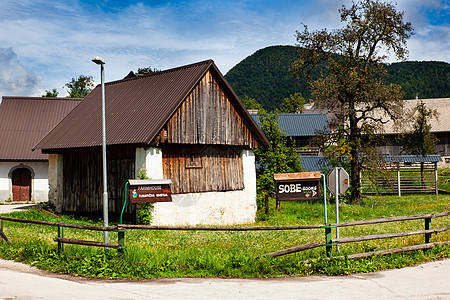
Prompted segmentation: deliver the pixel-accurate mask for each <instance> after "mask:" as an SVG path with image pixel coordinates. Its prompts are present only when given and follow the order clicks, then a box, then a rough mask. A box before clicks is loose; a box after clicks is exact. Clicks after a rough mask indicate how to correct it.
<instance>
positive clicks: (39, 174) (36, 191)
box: [0, 161, 48, 202]
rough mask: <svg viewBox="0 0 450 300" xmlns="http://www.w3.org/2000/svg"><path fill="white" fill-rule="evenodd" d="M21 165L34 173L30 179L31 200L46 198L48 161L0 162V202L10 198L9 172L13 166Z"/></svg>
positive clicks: (43, 199)
mask: <svg viewBox="0 0 450 300" xmlns="http://www.w3.org/2000/svg"><path fill="white" fill-rule="evenodd" d="M21 165H23V166H24V167H28V168H29V169H31V170H32V171H33V172H32V173H34V177H33V178H32V179H31V201H33V202H44V201H47V200H48V162H47V161H38V162H25V161H24V162H0V202H6V201H9V200H10V199H11V200H12V182H11V178H9V173H10V171H11V169H13V168H14V167H19V166H21Z"/></svg>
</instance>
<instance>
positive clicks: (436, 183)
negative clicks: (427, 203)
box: [434, 162, 439, 195]
mask: <svg viewBox="0 0 450 300" xmlns="http://www.w3.org/2000/svg"><path fill="white" fill-rule="evenodd" d="M434 187H435V192H436V195H439V189H438V171H437V162H435V163H434Z"/></svg>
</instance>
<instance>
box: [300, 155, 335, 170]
mask: <svg viewBox="0 0 450 300" xmlns="http://www.w3.org/2000/svg"><path fill="white" fill-rule="evenodd" d="M300 158H301V161H302V167H303V168H304V169H305V170H306V171H308V172H317V171H320V172H322V171H323V170H326V169H331V168H332V167H331V166H330V165H329V162H328V161H327V159H326V158H325V157H324V156H301V157H300Z"/></svg>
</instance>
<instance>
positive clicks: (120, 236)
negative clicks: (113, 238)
mask: <svg viewBox="0 0 450 300" xmlns="http://www.w3.org/2000/svg"><path fill="white" fill-rule="evenodd" d="M117 243H118V244H119V247H117V252H119V253H123V250H124V249H125V229H117Z"/></svg>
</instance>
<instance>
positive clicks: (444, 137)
mask: <svg viewBox="0 0 450 300" xmlns="http://www.w3.org/2000/svg"><path fill="white" fill-rule="evenodd" d="M420 101H423V103H424V104H425V107H426V108H427V109H433V110H436V111H437V113H438V118H437V119H435V118H432V119H430V120H429V121H430V122H429V124H430V125H431V130H430V131H431V133H433V134H434V135H435V136H436V137H437V138H438V142H437V144H436V147H435V149H436V153H435V154H437V155H440V156H441V157H442V162H439V163H438V167H440V168H448V167H450V114H449V113H448V112H449V111H450V98H435V99H413V100H405V101H404V109H405V111H406V113H408V112H411V111H412V109H413V108H414V107H415V106H416V105H417V104H418V103H419V102H420ZM410 120H412V118H411V119H410ZM404 125H406V126H404V128H401V129H398V128H395V126H394V124H393V122H392V121H389V122H387V123H386V124H385V125H384V128H383V133H382V134H383V135H384V137H385V138H386V140H387V141H388V142H387V144H386V145H385V146H382V147H380V152H381V153H383V154H386V155H400V154H407V153H402V149H403V144H402V142H401V141H399V140H398V137H399V135H400V134H401V132H402V131H407V130H411V128H412V124H407V123H404Z"/></svg>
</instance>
